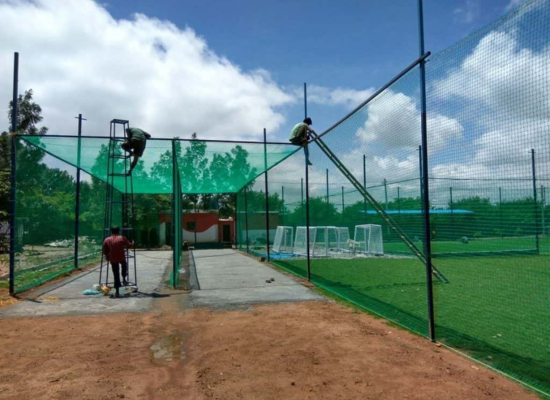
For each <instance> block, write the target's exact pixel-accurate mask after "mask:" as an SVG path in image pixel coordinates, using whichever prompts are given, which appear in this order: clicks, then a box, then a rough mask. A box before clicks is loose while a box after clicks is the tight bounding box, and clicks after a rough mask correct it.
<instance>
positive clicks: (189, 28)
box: [0, 0, 518, 140]
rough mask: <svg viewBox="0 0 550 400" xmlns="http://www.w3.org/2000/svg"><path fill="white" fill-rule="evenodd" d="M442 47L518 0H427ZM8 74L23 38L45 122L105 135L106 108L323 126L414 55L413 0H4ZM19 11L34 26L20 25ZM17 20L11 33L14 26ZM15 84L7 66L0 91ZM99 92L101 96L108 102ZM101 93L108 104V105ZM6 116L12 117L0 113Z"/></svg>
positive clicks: (5, 95) (25, 76) (115, 114)
mask: <svg viewBox="0 0 550 400" xmlns="http://www.w3.org/2000/svg"><path fill="white" fill-rule="evenodd" d="M424 3H425V4H424V8H425V29H426V49H427V50H430V51H432V52H434V53H435V52H438V51H441V50H442V49H444V48H446V47H448V46H449V45H451V44H453V43H455V42H456V41H458V40H460V39H462V38H463V37H465V36H467V35H468V34H469V33H471V32H473V31H475V30H476V29H479V28H480V27H482V26H483V25H485V24H487V23H488V22H491V21H493V20H495V19H496V18H498V17H500V16H501V15H502V14H504V13H505V12H506V11H508V10H509V9H510V8H512V7H513V6H514V3H518V1H515V0H514V1H512V3H510V0H490V1H487V0H484V1H481V0H452V1H445V2H441V1H436V0H425V2H424ZM0 7H1V10H2V15H5V16H6V17H7V20H8V23H6V24H3V27H1V28H0V30H4V32H3V33H4V34H3V35H2V36H3V37H4V38H9V39H8V40H3V41H2V44H0V46H1V47H0V48H1V49H2V50H3V51H2V52H1V53H0V54H1V57H2V63H1V64H2V67H1V68H2V72H3V74H2V75H3V76H5V77H9V76H10V75H11V69H12V67H11V65H12V55H11V54H12V53H13V51H19V52H20V63H21V72H20V89H21V91H22V90H24V89H28V88H32V89H33V90H34V91H35V100H36V101H37V102H38V103H39V104H41V105H42V106H43V108H44V117H45V120H44V123H45V124H46V125H47V126H48V127H49V128H50V131H51V133H59V134H74V129H75V127H76V124H75V121H74V119H73V117H74V116H75V115H77V114H78V113H82V114H84V116H85V117H86V118H88V122H87V123H86V124H85V129H86V133H88V134H94V135H104V134H106V133H107V129H108V123H109V121H110V120H111V119H112V118H121V119H129V120H130V122H131V123H132V125H137V126H140V127H142V128H144V129H146V130H148V131H150V132H151V133H152V134H154V135H155V136H161V137H173V136H179V137H189V136H190V135H191V134H192V133H193V132H197V133H198V135H199V137H202V138H226V139H230V138H233V139H239V138H241V139H244V138H246V139H260V138H261V134H262V131H263V128H264V127H265V128H267V131H268V136H269V138H270V139H272V140H286V138H287V136H288V131H289V130H290V128H291V127H292V126H293V125H294V124H295V123H296V122H298V121H299V120H300V119H302V117H303V112H304V111H303V99H302V85H303V82H307V83H308V85H309V88H310V89H309V93H310V96H309V102H310V113H309V114H310V116H312V117H313V119H314V127H315V128H316V130H317V131H319V132H321V131H323V130H324V128H326V127H328V126H330V125H332V123H333V122H335V121H337V120H338V119H339V118H340V117H341V116H343V115H345V114H346V113H347V112H348V111H349V110H350V109H352V108H353V107H355V106H356V105H357V104H359V103H360V102H361V101H363V100H364V99H366V98H367V97H368V95H370V94H371V93H372V92H373V91H374V90H375V88H377V87H379V86H381V85H383V84H384V83H385V82H386V81H388V80H389V79H391V78H392V77H393V76H394V75H395V74H396V73H398V72H399V71H400V70H402V69H403V68H404V67H406V66H407V65H408V64H410V63H411V62H412V61H414V60H415V59H416V58H417V57H418V35H417V29H418V28H417V18H416V16H417V14H416V2H415V1H411V0H393V1H387V2H380V1H366V2H361V1H340V2H335V1H315V2H314V1H286V0H285V1H261V2H258V1H253V0H229V1H200V2H198V1H173V0H157V1H154V2H152V1H142V0H138V1H127V0H124V1H118V0H112V1H108V2H104V3H99V2H96V3H94V2H92V1H91V0H37V1H13V0H7V1H6V0H3V1H0ZM21 21H28V22H27V23H26V25H27V26H32V28H33V29H27V30H25V31H22V30H21V29H20V26H21ZM14 32H17V34H14ZM10 98H11V79H4V80H3V81H2V83H1V84H0V99H4V103H6V104H7V103H8V101H9V100H10ZM107 105H108V106H107ZM105 106H107V107H105ZM3 125H5V126H7V125H8V124H7V121H6V120H5V119H4V123H3Z"/></svg>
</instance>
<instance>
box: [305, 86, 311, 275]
mask: <svg viewBox="0 0 550 400" xmlns="http://www.w3.org/2000/svg"><path fill="white" fill-rule="evenodd" d="M304 114H305V117H304V118H307V85H306V83H305V82H304ZM304 156H305V154H304ZM304 163H305V164H304V165H305V167H306V242H307V243H306V254H307V280H308V281H310V280H311V257H310V254H309V252H310V250H309V240H310V239H309V165H308V159H307V157H304Z"/></svg>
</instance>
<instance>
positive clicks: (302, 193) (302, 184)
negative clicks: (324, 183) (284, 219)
mask: <svg viewBox="0 0 550 400" xmlns="http://www.w3.org/2000/svg"><path fill="white" fill-rule="evenodd" d="M300 185H301V196H302V197H301V203H300V205H301V206H302V221H303V220H304V207H305V204H304V178H300Z"/></svg>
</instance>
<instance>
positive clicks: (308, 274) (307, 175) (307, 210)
mask: <svg viewBox="0 0 550 400" xmlns="http://www.w3.org/2000/svg"><path fill="white" fill-rule="evenodd" d="M304 115H305V117H304V118H307V84H306V83H305V82H304ZM304 165H305V168H306V171H305V173H306V258H307V280H308V281H311V256H310V254H309V251H310V249H309V166H308V159H307V157H305V154H304ZM327 171H328V170H327ZM327 176H328V175H327Z"/></svg>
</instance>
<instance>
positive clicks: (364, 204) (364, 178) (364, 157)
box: [363, 154, 368, 221]
mask: <svg viewBox="0 0 550 400" xmlns="http://www.w3.org/2000/svg"><path fill="white" fill-rule="evenodd" d="M363 189H365V190H367V156H366V155H365V154H363ZM363 211H365V221H367V220H368V218H367V199H366V198H363Z"/></svg>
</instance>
